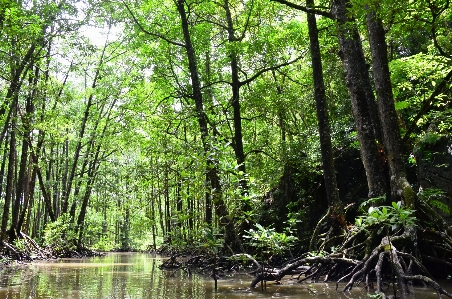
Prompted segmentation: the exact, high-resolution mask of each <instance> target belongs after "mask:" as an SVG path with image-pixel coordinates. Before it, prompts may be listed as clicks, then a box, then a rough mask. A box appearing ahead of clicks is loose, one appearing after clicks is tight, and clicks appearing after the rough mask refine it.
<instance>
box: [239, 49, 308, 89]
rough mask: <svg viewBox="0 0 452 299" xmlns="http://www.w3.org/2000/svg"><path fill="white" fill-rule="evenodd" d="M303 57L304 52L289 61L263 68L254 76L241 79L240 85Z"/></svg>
mask: <svg viewBox="0 0 452 299" xmlns="http://www.w3.org/2000/svg"><path fill="white" fill-rule="evenodd" d="M303 57H304V54H303V55H300V56H298V57H297V58H295V59H294V60H291V61H288V62H285V63H281V64H278V65H275V66H271V67H267V68H263V69H261V70H260V71H258V72H257V73H255V74H254V75H253V76H251V77H250V78H248V79H246V80H244V81H240V86H243V85H246V84H248V83H250V82H252V81H253V80H255V79H256V78H257V77H259V76H260V75H262V74H263V73H265V72H268V71H272V70H277V69H279V68H281V67H283V66H287V65H291V64H292V63H295V62H297V61H298V60H300V59H301V58H303Z"/></svg>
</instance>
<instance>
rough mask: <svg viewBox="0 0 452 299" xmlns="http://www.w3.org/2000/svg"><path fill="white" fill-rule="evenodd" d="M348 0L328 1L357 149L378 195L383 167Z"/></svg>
mask: <svg viewBox="0 0 452 299" xmlns="http://www.w3.org/2000/svg"><path fill="white" fill-rule="evenodd" d="M347 7H348V1H346V0H334V1H333V2H332V11H331V12H332V15H333V17H334V19H335V20H336V21H337V26H338V28H337V30H338V38H339V46H340V53H339V55H340V58H341V59H342V63H343V65H344V69H345V76H346V78H345V79H346V83H347V88H348V91H349V94H350V99H351V103H352V110H353V117H354V119H355V126H356V130H357V132H358V140H359V144H360V149H361V158H362V161H363V164H364V168H365V170H366V175H367V183H368V187H369V195H368V196H369V197H371V198H372V197H378V196H382V195H384V194H385V193H386V189H387V188H386V183H385V180H384V176H383V169H382V166H381V164H380V161H379V155H378V150H379V148H378V146H377V143H376V139H377V136H376V134H375V132H376V131H378V130H374V126H375V125H376V124H375V123H373V121H372V117H371V112H370V111H371V107H370V106H369V103H370V102H372V100H371V99H369V94H370V92H369V91H372V88H371V85H370V81H369V78H368V74H367V71H366V69H367V65H366V61H365V59H364V54H363V50H362V44H361V40H360V37H359V34H358V30H357V29H356V27H355V26H354V25H353V22H352V20H350V19H349V17H348V12H347Z"/></svg>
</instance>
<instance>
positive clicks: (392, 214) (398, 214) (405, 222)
mask: <svg viewBox="0 0 452 299" xmlns="http://www.w3.org/2000/svg"><path fill="white" fill-rule="evenodd" d="M368 203H369V201H367V202H365V205H367V204H368ZM365 205H364V206H365ZM415 223H416V217H415V216H414V210H411V209H408V208H405V207H404V206H402V203H401V202H400V201H399V202H392V205H391V206H378V207H373V206H372V207H369V209H368V212H367V215H365V216H360V217H358V218H356V219H355V228H356V229H357V230H365V231H368V230H369V229H377V234H381V233H382V232H384V230H385V229H390V230H391V231H396V230H398V229H401V228H407V227H410V226H414V225H415Z"/></svg>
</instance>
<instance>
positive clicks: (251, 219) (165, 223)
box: [0, 0, 452, 283]
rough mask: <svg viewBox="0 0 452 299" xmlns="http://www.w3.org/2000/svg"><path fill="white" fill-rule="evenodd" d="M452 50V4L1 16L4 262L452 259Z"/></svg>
mask: <svg viewBox="0 0 452 299" xmlns="http://www.w3.org/2000/svg"><path fill="white" fill-rule="evenodd" d="M451 40H452V9H451V7H450V3H449V1H448V0H436V1H428V0H421V1H408V2H406V1H392V0H383V1H373V0H350V1H348V0H333V1H331V2H329V1H324V0H320V1H313V0H306V2H304V1H298V0H296V1H294V2H288V1H286V0H274V1H270V0H243V1H237V0H223V1H207V0H206V1H203V0H201V1H192V0H185V1H184V0H163V1H153V0H149V1H148V0H139V1H128V0H124V1H123V0H121V1H97V0H89V1H70V0H61V1H46V0H40V1H28V0H23V1H12V0H0V155H1V156H2V159H1V160H0V163H1V165H0V211H1V212H0V215H2V224H1V232H0V238H1V241H2V245H1V248H2V252H3V256H13V257H15V258H17V256H20V255H21V254H23V253H24V252H27V251H33V250H32V249H30V248H27V247H28V246H29V240H34V241H36V242H37V243H33V244H36V245H38V244H39V245H40V246H41V247H45V246H49V247H51V248H53V250H54V251H55V252H57V253H58V254H60V255H62V256H63V255H67V254H69V253H70V252H72V251H77V250H78V251H80V250H84V249H87V248H89V249H96V250H105V251H108V250H113V249H117V250H156V249H158V248H165V249H166V250H169V251H172V250H200V251H202V250H207V251H208V252H211V253H212V252H214V253H218V252H222V253H223V254H233V253H245V252H254V253H255V254H256V255H255V256H256V258H260V259H266V258H268V257H269V256H271V255H272V254H275V255H276V254H280V255H281V256H284V255H286V254H287V253H288V252H289V249H292V251H294V250H295V251H296V252H305V251H308V250H311V251H317V252H319V251H325V252H328V253H334V251H335V250H336V249H337V248H340V246H339V245H338V244H336V245H334V246H330V245H333V244H334V242H332V244H329V245H326V244H325V243H323V244H322V242H324V241H325V240H327V239H328V237H331V236H333V235H336V236H343V237H344V236H348V237H350V236H351V235H352V234H355V235H356V236H357V237H356V239H359V238H363V235H366V236H369V235H372V236H373V237H372V238H373V239H372V240H376V243H375V242H373V243H372V242H371V241H369V242H368V243H367V245H365V246H364V245H363V248H364V247H366V246H367V247H366V248H367V249H366V255H365V256H357V257H356V258H358V259H363V260H366V258H369V256H372V254H373V253H372V248H373V247H372V246H370V245H371V244H373V245H375V246H377V245H378V244H380V241H381V237H384V236H386V235H387V236H389V234H391V235H392V234H394V237H395V236H398V237H400V238H401V239H402V238H403V236H406V234H409V235H410V237H411V238H414V236H415V232H413V226H414V227H419V228H421V227H422V228H425V227H426V225H427V224H428V223H431V222H433V223H438V224H437V226H430V227H429V229H431V230H432V231H436V232H438V233H445V234H448V237H447V238H448V240H451V239H450V238H451V237H452V235H451V234H450V233H451V230H450V228H449V226H448V224H447V222H444V221H447V219H446V220H444V218H447V216H448V215H449V206H448V201H447V199H448V198H449V199H450V197H451V196H452V194H451V190H450V186H449V189H447V188H448V187H447V185H448V182H450V181H451V180H452V177H451V174H450V170H448V169H449V168H450V167H451V165H450V164H449V163H450V161H451V159H450V157H449V158H448V155H449V156H450V139H448V138H449V134H450V132H451V127H452V117H451V114H452V106H451V102H452V101H451V96H452V93H451V84H452V60H451V58H452V57H451V55H452V43H451ZM441 144H444V146H442V145H441ZM447 149H448V150H449V152H447ZM439 157H442V158H441V159H440V158H439ZM435 159H436V160H435ZM435 161H436V162H435ZM439 161H441V162H439ZM432 162H433V164H434V163H436V164H435V165H436V167H437V169H440V170H441V169H442V170H443V171H440V172H439V173H438V175H436V174H435V176H431V177H428V175H427V179H425V177H426V175H425V169H424V168H422V167H420V165H421V164H422V165H426V164H432ZM425 167H427V166H425ZM422 169H424V170H422ZM422 178H424V179H422ZM360 207H361V208H360ZM369 207H370V209H369ZM432 207H433V208H432ZM363 208H364V209H363ZM388 209H389V210H388ZM414 210H416V211H417V213H418V214H416V215H415V214H414ZM385 211H386V212H385ZM391 213H392V214H391ZM419 213H422V214H419ZM384 214H386V215H384ZM360 215H361V216H360ZM382 215H383V216H382ZM403 215H405V216H406V218H405V216H403ZM440 215H442V216H445V217H442V216H440ZM372 217H373V218H372ZM385 217H386V218H385ZM374 218H375V219H374ZM435 219H436V221H435ZM439 219H441V220H439ZM375 225H376V226H378V227H382V228H384V231H382V229H375ZM427 226H428V225H427ZM324 233H327V234H326V235H325V234H324ZM360 234H362V235H361V236H360ZM377 235H380V238H379V239H378V240H377V239H375V238H376V236H377ZM359 236H360V237H359ZM348 237H344V238H345V239H344V240H345V241H344V243H343V244H342V245H341V246H342V248H344V246H346V244H351V243H347V242H349V241H347V240H349V239H348ZM366 238H367V237H365V238H364V239H366ZM388 238H389V237H388ZM27 240H28V241H27ZM367 240H370V237H369V238H368V239H367ZM34 241H33V242H34ZM325 242H326V241H325ZM335 242H337V240H336V241H335ZM350 242H352V241H350ZM381 242H382V243H381V244H386V243H387V242H388V241H387V240H386V241H381ZM384 242H386V243H384ZM369 246H370V247H369ZM371 247H372V248H371ZM335 248H336V249H335ZM357 248H358V247H357ZM440 252H441V253H440ZM410 253H411V254H413V256H416V257H418V258H419V257H420V256H421V255H420V254H418V253H415V252H411V251H410ZM436 253H437V255H436V256H435V258H437V259H443V260H444V261H446V260H447V263H449V264H450V263H452V260H450V258H452V257H451V256H450V252H449V253H447V251H446V250H445V251H441V250H440V251H438V252H436ZM375 254H376V253H375ZM391 254H395V253H391ZM428 256H433V253H428ZM294 267H295V266H294ZM280 274H281V275H282V276H283V275H284V273H282V272H281V273H280ZM282 276H281V277H282ZM399 276H400V273H399ZM259 279H265V275H263V276H262V277H260V278H257V280H256V283H257V282H258V281H259Z"/></svg>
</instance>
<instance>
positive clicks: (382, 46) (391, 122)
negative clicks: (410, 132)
mask: <svg viewBox="0 0 452 299" xmlns="http://www.w3.org/2000/svg"><path fill="white" fill-rule="evenodd" d="M366 20H367V29H368V32H369V43H370V49H371V52H372V68H373V71H374V82H375V90H376V93H377V101H378V112H379V113H380V119H381V123H382V125H381V127H382V131H383V142H384V146H385V151H386V156H387V159H388V165H389V171H390V175H391V193H392V198H393V199H395V198H397V197H400V195H403V197H404V200H405V204H406V205H407V206H408V207H410V208H414V199H415V194H414V191H413V190H412V188H411V186H410V184H409V183H408V181H407V179H406V172H405V165H404V163H403V160H402V149H401V144H402V142H401V137H400V129H399V124H398V122H397V113H396V111H395V107H394V96H393V94H392V84H391V75H390V73H389V66H388V53H387V48H386V40H385V31H384V28H383V24H382V23H381V20H380V19H378V18H377V16H376V15H375V13H374V12H371V13H369V14H368V15H367V17H366Z"/></svg>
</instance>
